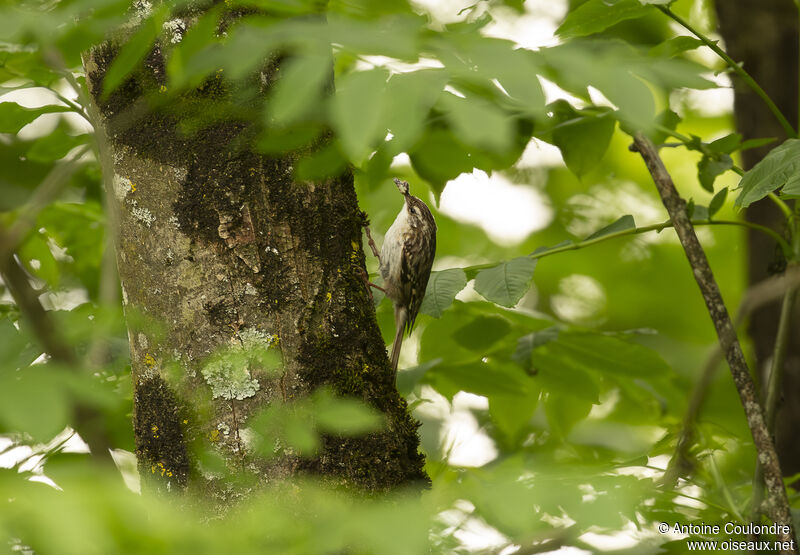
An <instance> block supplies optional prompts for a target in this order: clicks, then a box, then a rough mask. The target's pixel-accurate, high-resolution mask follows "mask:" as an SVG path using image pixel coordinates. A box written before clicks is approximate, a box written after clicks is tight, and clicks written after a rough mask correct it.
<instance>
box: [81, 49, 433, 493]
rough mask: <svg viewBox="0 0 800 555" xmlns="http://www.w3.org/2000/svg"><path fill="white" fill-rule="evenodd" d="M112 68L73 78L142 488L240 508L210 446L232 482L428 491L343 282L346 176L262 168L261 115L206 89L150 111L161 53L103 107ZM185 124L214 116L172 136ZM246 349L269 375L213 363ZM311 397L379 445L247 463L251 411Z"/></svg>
mask: <svg viewBox="0 0 800 555" xmlns="http://www.w3.org/2000/svg"><path fill="white" fill-rule="evenodd" d="M115 53H116V50H115V47H114V46H113V44H111V43H107V44H104V45H102V46H99V47H96V48H94V49H93V50H92V51H91V53H90V54H89V55H88V56H87V57H86V59H85V69H86V75H87V84H88V88H89V92H90V96H91V100H92V103H93V111H94V112H95V117H96V118H97V119H98V120H99V121H98V122H97V123H98V129H97V131H98V133H100V134H101V135H100V136H101V138H103V137H104V138H105V140H104V144H105V145H106V148H105V149H104V150H106V151H107V152H106V154H107V158H109V162H108V164H107V165H111V166H113V168H107V169H109V170H111V171H113V191H109V195H110V198H111V204H113V205H114V208H115V211H116V212H117V214H116V219H117V221H116V222H115V223H116V227H117V229H116V234H117V243H116V245H117V264H118V267H119V275H120V280H121V283H122V291H123V302H124V306H125V312H126V319H127V322H128V334H129V340H130V349H131V366H132V373H133V403H134V408H133V422H134V431H135V439H136V455H137V458H138V462H139V470H140V474H141V475H142V477H143V478H145V477H148V478H149V480H147V483H149V484H151V487H155V488H156V489H176V488H179V489H186V490H189V491H194V492H195V493H203V494H206V495H209V494H210V495H213V496H215V497H216V498H217V499H220V500H221V501H222V503H225V502H227V501H228V500H230V499H232V498H236V497H238V496H240V495H241V492H239V491H236V487H235V486H234V485H233V484H231V483H226V480H225V479H223V478H220V476H219V475H218V474H215V473H213V472H209V471H208V468H206V466H204V463H203V462H201V460H200V459H201V458H202V457H201V453H202V452H203V449H204V448H206V449H211V450H212V451H214V452H216V453H217V454H219V455H221V456H222V457H223V458H224V461H225V466H226V467H227V469H228V470H229V471H231V472H234V473H237V474H239V475H241V474H245V473H246V474H248V475H252V476H251V477H252V478H254V480H255V481H256V482H260V483H263V482H268V481H270V480H273V479H276V478H281V477H285V476H289V475H294V474H296V473H298V472H306V473H310V474H314V475H318V476H322V477H324V478H325V479H326V480H328V481H329V482H332V483H335V484H346V485H352V486H356V487H357V488H359V489H364V490H368V491H377V490H385V489H388V488H392V487H395V486H398V485H401V484H408V483H410V482H419V483H421V484H424V483H426V482H427V480H428V478H427V476H426V474H425V472H424V471H423V468H422V467H423V456H422V455H421V454H420V453H419V452H418V443H419V439H418V436H417V426H418V424H417V423H416V422H415V421H414V420H413V419H412V418H411V417H410V416H409V414H408V409H407V406H406V403H405V400H404V399H403V398H402V397H401V396H400V395H399V394H398V393H397V391H396V389H395V387H394V383H393V377H392V374H391V371H390V368H389V362H388V359H387V356H386V350H385V345H384V343H383V340H382V338H381V334H380V330H379V329H378V325H377V321H376V318H375V310H374V308H373V306H372V302H371V299H370V297H369V296H368V294H367V291H366V289H365V286H364V282H363V280H362V278H361V277H360V275H359V273H358V272H357V270H356V268H357V267H360V268H364V252H363V250H362V247H361V226H362V219H363V217H362V214H361V212H360V211H359V208H358V202H357V198H356V195H355V190H354V186H353V177H352V175H351V174H350V172H345V173H343V174H342V175H339V176H335V177H331V178H330V179H327V180H325V181H321V182H315V183H310V182H302V183H300V182H297V181H295V180H294V179H293V166H294V165H295V162H296V160H297V159H298V155H297V154H286V155H280V156H276V157H268V156H264V155H262V154H259V153H258V152H256V151H255V149H254V148H253V147H252V139H253V137H255V136H256V135H257V131H258V125H257V124H256V123H254V121H257V120H258V118H253V119H250V120H248V119H247V118H237V117H234V116H226V115H225V114H230V113H233V112H235V111H237V110H238V111H239V112H238V113H241V108H242V105H241V102H240V100H238V97H237V93H239V92H241V91H240V90H237V89H236V88H235V87H234V86H233V85H231V84H230V83H228V82H226V81H225V80H224V79H222V78H221V77H220V76H219V75H217V76H215V77H213V78H209V79H208V80H206V81H205V82H204V83H203V84H202V85H201V86H200V87H199V88H198V89H196V90H194V91H191V92H187V93H185V94H183V95H181V96H180V97H179V99H178V100H177V101H172V102H170V103H169V105H168V106H162V107H160V108H157V107H153V98H154V96H153V95H157V94H158V92H159V90H161V91H163V90H164V89H163V87H165V86H166V85H167V83H166V78H165V70H164V56H163V54H162V52H161V50H160V48H159V47H158V45H157V46H156V47H155V48H154V49H153V50H152V51H151V53H150V54H149V55H148V56H147V58H146V59H145V61H144V62H143V63H142V64H141V66H140V67H139V68H138V69H137V70H136V71H135V72H134V73H133V74H132V75H131V76H130V77H129V78H128V79H127V80H126V81H125V82H124V83H123V85H122V86H121V87H120V88H119V89H117V90H116V91H115V92H114V93H112V94H111V95H110V96H107V97H106V96H104V95H103V94H102V93H101V91H102V83H103V79H104V76H105V75H106V72H107V70H108V68H109V67H110V64H111V62H112V61H113V59H114V56H115ZM265 67H267V69H265V70H264V72H263V73H262V74H261V76H260V82H259V76H256V78H255V79H254V80H253V81H254V82H257V83H259V85H258V87H260V93H261V94H262V95H263V94H264V92H265V90H267V89H268V88H269V83H270V82H271V81H272V79H273V77H274V75H275V72H276V71H277V69H276V68H277V67H278V64H277V63H271V64H267V66H265ZM264 83H266V84H264ZM245 92H246V91H245ZM239 96H241V95H239ZM235 99H236V100H235ZM257 105H258V103H257V100H256V101H254V102H251V107H253V106H257ZM198 106H200V108H198ZM198 113H200V114H209V113H210V114H220V115H219V116H217V117H216V118H215V119H214V120H213V121H206V122H204V126H203V128H202V129H200V130H199V131H197V132H195V133H190V134H185V133H183V129H184V128H185V126H187V125H191V124H192V122H193V121H195V119H196V118H197V116H198ZM253 345H256V346H260V347H262V348H269V349H273V350H277V351H279V354H280V360H281V363H280V368H279V371H278V372H277V373H275V372H272V373H271V372H269V371H268V369H267V368H264V367H263V366H259V364H257V363H253V362H252V361H250V362H249V363H248V364H246V365H244V366H242V365H241V364H239V365H237V364H232V363H231V362H230V359H226V358H225V357H220V356H218V355H219V353H220V351H221V349H224V348H232V349H234V350H236V349H239V350H246V349H247V348H249V347H250V346H253ZM323 385H328V386H330V387H331V388H332V389H333V390H334V391H335V392H336V393H338V394H341V395H348V396H353V397H356V398H359V399H362V400H364V401H365V402H366V403H367V404H369V405H371V406H373V407H375V408H377V409H378V410H379V411H381V412H382V413H384V414H385V415H386V427H385V429H384V431H382V432H379V433H372V434H369V435H367V436H363V437H359V438H342V437H332V436H325V437H324V438H323V442H322V443H323V446H322V447H321V449H320V450H319V452H318V454H317V455H315V456H313V457H300V456H296V455H295V454H293V453H292V452H291V451H290V450H288V449H285V448H283V449H281V448H280V445H278V446H276V451H277V452H278V456H277V457H276V458H271V459H265V458H262V457H259V456H258V454H257V453H254V452H253V450H252V449H251V442H250V439H251V437H252V433H251V432H252V430H251V429H249V427H248V426H249V422H250V420H251V417H252V416H253V415H254V414H256V413H257V412H258V411H260V410H262V409H264V408H266V407H268V406H270V405H273V404H275V403H289V402H291V401H293V400H296V399H299V398H302V397H304V396H307V395H308V394H309V393H310V392H312V391H314V390H315V389H316V388H318V387H320V386H323ZM251 484H252V480H251Z"/></svg>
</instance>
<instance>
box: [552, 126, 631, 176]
mask: <svg viewBox="0 0 800 555" xmlns="http://www.w3.org/2000/svg"><path fill="white" fill-rule="evenodd" d="M615 126H616V121H615V120H614V118H613V117H611V116H610V115H609V114H600V115H597V114H588V113H586V112H583V113H582V115H581V116H580V117H578V118H575V119H571V120H569V121H565V122H564V123H562V124H560V125H558V126H556V127H555V128H554V129H553V132H552V136H553V144H555V145H556V146H557V147H558V148H559V150H561V155H562V156H563V157H564V163H565V164H566V165H567V168H569V170H570V171H571V172H572V173H574V174H575V175H576V176H578V177H579V178H580V177H583V176H584V175H585V174H586V173H587V172H588V171H590V170H592V169H593V168H594V167H595V166H597V165H598V164H599V163H600V160H602V159H603V156H604V155H605V153H606V150H607V149H608V145H609V144H610V143H611V137H612V136H613V135H614V127H615Z"/></svg>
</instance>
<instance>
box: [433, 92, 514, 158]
mask: <svg viewBox="0 0 800 555" xmlns="http://www.w3.org/2000/svg"><path fill="white" fill-rule="evenodd" d="M439 105H440V106H441V107H442V109H443V110H444V112H445V113H446V114H447V117H448V119H449V120H450V122H451V123H452V125H453V131H455V132H456V133H458V136H459V138H460V139H462V140H463V141H464V142H466V143H468V144H471V145H473V146H475V147H477V148H486V149H489V150H495V151H503V150H506V149H508V148H509V146H510V145H511V134H512V127H511V121H510V119H509V117H508V116H506V114H504V113H503V112H502V111H501V110H499V109H498V108H496V107H494V105H493V104H492V103H490V102H487V101H485V100H482V99H480V98H478V97H476V96H472V95H467V97H466V98H461V97H459V96H456V95H454V94H452V93H449V92H446V93H444V94H442V96H441V98H440V100H439Z"/></svg>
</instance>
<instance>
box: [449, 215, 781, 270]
mask: <svg viewBox="0 0 800 555" xmlns="http://www.w3.org/2000/svg"><path fill="white" fill-rule="evenodd" d="M692 225H694V226H704V225H733V226H740V227H747V228H749V229H754V230H756V231H759V232H761V233H765V234H767V235H769V236H770V237H772V238H773V239H775V241H776V242H777V243H778V244H779V245H780V246H781V249H782V250H783V251H784V252H786V253H790V252H791V246H790V245H789V243H787V242H786V239H784V238H783V237H781V236H780V235H778V233H776V232H775V231H774V230H772V229H770V228H768V227H766V226H763V225H759V224H754V223H753V222H748V221H734V220H692ZM671 227H675V226H674V225H673V223H672V221H670V220H667V221H666V222H661V223H658V224H650V225H646V226H642V227H633V228H630V229H624V230H622V231H615V232H613V233H606V234H605V235H601V236H600V237H594V238H592V239H585V240H583V241H578V242H577V243H569V244H566V245H562V246H560V247H553V248H550V249H547V250H545V251H539V252H534V253H533V254H531V255H529V256H528V258H532V259H538V258H544V257H546V256H551V255H554V254H558V253H561V252H567V251H574V250H579V249H583V248H585V247H589V246H591V245H595V244H597V243H602V242H604V241H608V240H610V239H617V238H618V237H626V236H629V235H641V234H642V233H649V232H651V231H655V232H659V233H660V232H661V231H663V230H665V229H668V228H671ZM494 266H497V262H487V263H485V264H474V265H472V266H464V267H463V268H461V270H464V271H465V272H477V271H478V270H485V269H487V268H493V267H494Z"/></svg>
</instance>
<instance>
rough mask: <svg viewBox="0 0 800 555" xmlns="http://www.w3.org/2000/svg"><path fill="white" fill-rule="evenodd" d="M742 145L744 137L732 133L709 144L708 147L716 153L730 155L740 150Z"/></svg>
mask: <svg viewBox="0 0 800 555" xmlns="http://www.w3.org/2000/svg"><path fill="white" fill-rule="evenodd" d="M741 143H742V136H741V135H740V134H739V133H730V134H729V135H725V136H724V137H721V138H719V139H717V140H716V141H711V142H710V143H708V147H709V148H710V149H711V150H713V151H714V152H722V153H725V154H730V153H731V152H734V151H736V150H739V149H740V148H741Z"/></svg>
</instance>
